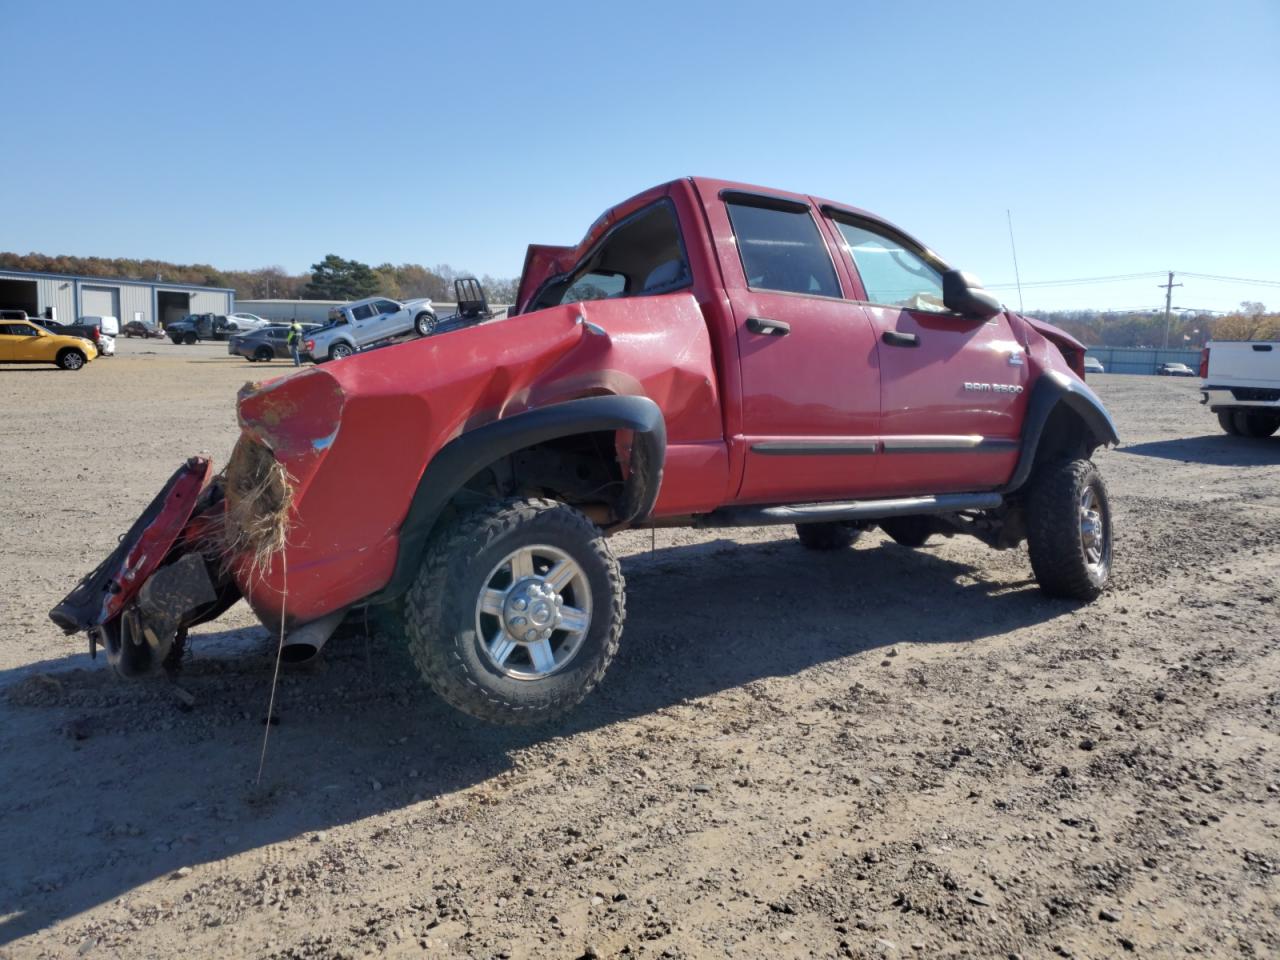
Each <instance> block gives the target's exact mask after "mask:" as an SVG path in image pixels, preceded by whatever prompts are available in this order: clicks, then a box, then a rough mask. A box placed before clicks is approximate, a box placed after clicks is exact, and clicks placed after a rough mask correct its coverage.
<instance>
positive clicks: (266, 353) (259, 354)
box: [253, 347, 276, 363]
mask: <svg viewBox="0 0 1280 960" xmlns="http://www.w3.org/2000/svg"><path fill="white" fill-rule="evenodd" d="M275 358H276V352H275V351H274V350H272V349H271V348H270V347H259V348H258V349H257V350H255V351H253V359H255V360H257V361H259V362H262V363H266V362H267V361H268V360H274V359H275Z"/></svg>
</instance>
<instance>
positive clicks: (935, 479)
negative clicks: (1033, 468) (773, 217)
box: [824, 207, 1027, 494]
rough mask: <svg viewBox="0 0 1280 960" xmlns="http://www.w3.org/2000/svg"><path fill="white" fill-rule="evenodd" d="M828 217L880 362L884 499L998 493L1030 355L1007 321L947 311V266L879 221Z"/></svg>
mask: <svg viewBox="0 0 1280 960" xmlns="http://www.w3.org/2000/svg"><path fill="white" fill-rule="evenodd" d="M824 212H825V213H826V214H827V215H828V217H829V218H830V219H831V221H832V223H833V226H834V228H835V231H836V233H837V234H838V235H839V236H840V238H841V239H842V240H843V247H844V249H843V255H844V256H845V257H847V261H846V266H848V267H850V268H852V270H853V271H854V273H853V277H854V278H855V279H856V280H858V281H859V282H860V283H861V285H862V287H863V290H862V292H861V296H862V299H863V301H864V303H865V305H866V313H867V316H868V318H869V319H870V321H871V324H872V325H873V327H874V329H875V335H876V338H877V350H878V351H879V356H880V436H881V443H882V444H883V450H884V453H883V456H882V458H881V471H882V473H881V477H882V480H883V483H882V484H881V486H882V488H883V490H884V491H885V492H886V493H899V494H906V493H941V492H956V491H973V490H983V489H989V488H991V487H995V486H999V485H1000V484H1002V483H1004V482H1005V481H1006V480H1008V478H1009V476H1010V475H1011V474H1012V473H1013V469H1014V466H1015V463H1016V460H1017V455H1018V440H1019V433H1020V428H1021V425H1022V420H1023V411H1024V410H1025V408H1026V399H1027V398H1026V396H1025V388H1026V385H1027V365H1026V352H1025V350H1024V348H1023V346H1022V344H1021V343H1020V342H1019V341H1018V340H1017V338H1015V337H1014V335H1013V330H1012V328H1011V327H1010V325H1009V318H1008V317H1007V316H1006V315H1005V314H1003V313H1001V314H998V315H997V316H995V317H993V318H992V319H990V320H987V321H985V322H984V321H980V320H973V319H970V318H966V317H962V316H959V315H957V314H955V313H952V312H951V311H949V310H948V309H947V308H946V307H945V306H944V305H943V302H942V270H943V269H945V267H944V266H943V265H942V264H941V261H938V260H937V258H936V257H934V256H933V255H931V254H930V253H928V251H926V250H925V249H924V248H923V247H920V246H919V245H918V244H916V243H915V242H914V241H912V240H911V239H910V238H908V237H906V236H904V235H899V234H896V233H895V232H894V231H893V230H892V229H891V228H889V227H888V226H887V225H885V224H883V223H879V222H877V221H873V220H868V219H865V218H860V217H857V216H855V215H852V214H846V213H843V212H841V211H839V210H836V209H833V208H830V207H828V208H825V210H824Z"/></svg>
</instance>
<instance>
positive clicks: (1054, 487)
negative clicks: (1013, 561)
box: [1027, 460, 1111, 601]
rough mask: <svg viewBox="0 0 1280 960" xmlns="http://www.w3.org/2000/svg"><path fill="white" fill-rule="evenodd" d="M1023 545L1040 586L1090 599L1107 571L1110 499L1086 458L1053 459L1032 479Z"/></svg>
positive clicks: (1054, 592)
mask: <svg viewBox="0 0 1280 960" xmlns="http://www.w3.org/2000/svg"><path fill="white" fill-rule="evenodd" d="M1027 514H1028V517H1027V549H1028V551H1029V552H1030V554H1031V569H1032V570H1034V571H1035V575H1036V580H1037V582H1038V583H1039V584H1040V589H1041V590H1043V591H1044V592H1045V593H1047V594H1049V595H1050V596H1052V597H1065V598H1068V599H1071V600H1086V601H1087V600H1095V599H1097V597H1098V596H1099V594H1101V593H1102V591H1103V590H1104V589H1105V588H1106V586H1107V580H1108V579H1109V578H1110V576H1111V501H1110V500H1109V499H1108V497H1107V487H1106V484H1104V483H1103V482H1102V475H1101V474H1100V473H1098V469H1097V467H1095V466H1094V465H1093V463H1092V462H1091V461H1089V460H1055V461H1051V462H1049V463H1046V464H1044V465H1042V466H1041V467H1040V468H1039V469H1038V470H1037V471H1036V474H1035V476H1034V478H1033V479H1032V481H1031V490H1030V496H1029V497H1028V502H1027Z"/></svg>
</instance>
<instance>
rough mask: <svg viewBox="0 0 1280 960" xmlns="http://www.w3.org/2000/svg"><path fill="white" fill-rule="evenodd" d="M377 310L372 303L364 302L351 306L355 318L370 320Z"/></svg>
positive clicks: (352, 315)
mask: <svg viewBox="0 0 1280 960" xmlns="http://www.w3.org/2000/svg"><path fill="white" fill-rule="evenodd" d="M376 312H377V311H376V310H375V309H374V306H373V304H372V303H363V304H361V305H360V306H358V307H352V308H351V317H352V319H353V320H368V319H369V318H370V317H372V316H373V315H374V314H375V313H376Z"/></svg>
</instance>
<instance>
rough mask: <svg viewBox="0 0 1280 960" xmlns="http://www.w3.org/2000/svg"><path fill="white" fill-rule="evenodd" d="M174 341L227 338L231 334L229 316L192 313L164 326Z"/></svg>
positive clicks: (191, 341)
mask: <svg viewBox="0 0 1280 960" xmlns="http://www.w3.org/2000/svg"><path fill="white" fill-rule="evenodd" d="M164 332H165V334H166V335H167V336H168V337H169V339H170V340H172V341H173V342H174V343H186V344H192V343H195V342H196V341H198V340H226V339H227V338H228V337H229V336H230V335H231V334H230V331H229V330H228V329H227V318H226V317H224V316H222V315H220V314H216V313H192V314H188V315H187V316H185V317H183V318H182V319H181V320H175V321H174V322H173V323H170V324H168V325H167V326H166V327H165V328H164Z"/></svg>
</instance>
